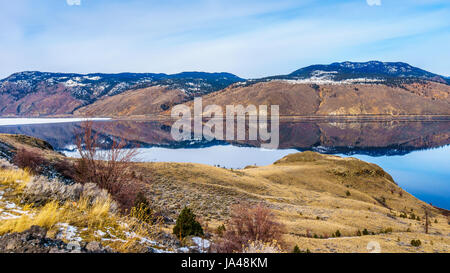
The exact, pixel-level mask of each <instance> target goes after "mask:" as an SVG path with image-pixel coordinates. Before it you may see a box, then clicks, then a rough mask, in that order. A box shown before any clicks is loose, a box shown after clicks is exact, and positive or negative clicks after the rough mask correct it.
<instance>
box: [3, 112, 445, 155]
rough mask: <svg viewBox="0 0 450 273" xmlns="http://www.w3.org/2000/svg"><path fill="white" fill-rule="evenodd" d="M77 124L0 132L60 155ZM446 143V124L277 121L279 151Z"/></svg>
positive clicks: (124, 131) (132, 133) (139, 135)
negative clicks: (42, 143)
mask: <svg viewBox="0 0 450 273" xmlns="http://www.w3.org/2000/svg"><path fill="white" fill-rule="evenodd" d="M78 127H79V125H78V124H76V123H70V124H68V123H66V124H43V125H20V126H6V127H0V132H1V133H11V134H25V135H30V136H34V137H38V138H41V139H44V140H46V141H48V142H49V143H50V144H52V145H53V146H54V147H55V148H56V149H59V150H62V149H65V148H67V147H69V146H70V145H73V143H74V137H73V132H74V130H77V128H78ZM94 128H95V129H96V130H97V131H98V132H99V133H101V135H102V136H103V137H104V138H105V140H106V142H108V140H109V139H110V137H111V136H124V137H125V138H126V139H127V140H128V141H129V142H130V143H139V144H140V145H141V147H151V146H162V147H168V148H180V147H183V148H196V147H205V146H213V145H217V144H224V143H225V142H222V141H213V142H207V141H188V142H176V141H174V140H173V139H172V137H171V135H170V128H171V123H170V122H168V121H167V122H161V121H126V120H124V121H100V122H95V125H94ZM232 144H234V145H242V146H255V147H259V146H260V143H259V142H257V141H236V142H232ZM447 144H450V122H449V121H439V122H438V121H433V122H431V121H429V122H422V121H420V122H419V121H417V122H404V121H389V122H338V123H337V122H333V123H325V122H282V123H280V149H287V148H294V149H299V150H315V151H320V152H323V153H344V154H356V153H358V154H369V155H374V156H376V155H395V154H406V153H409V152H411V151H414V150H420V149H429V148H434V147H440V146H444V145H447Z"/></svg>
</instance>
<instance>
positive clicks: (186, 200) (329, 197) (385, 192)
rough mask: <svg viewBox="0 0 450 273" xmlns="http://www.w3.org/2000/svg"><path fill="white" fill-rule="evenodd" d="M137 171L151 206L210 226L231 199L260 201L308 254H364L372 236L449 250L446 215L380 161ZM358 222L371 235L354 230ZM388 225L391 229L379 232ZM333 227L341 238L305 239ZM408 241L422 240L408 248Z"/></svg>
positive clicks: (385, 242)
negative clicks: (428, 215) (427, 221)
mask: <svg viewBox="0 0 450 273" xmlns="http://www.w3.org/2000/svg"><path fill="white" fill-rule="evenodd" d="M137 169H140V172H141V173H143V174H147V178H148V179H149V180H150V179H151V180H153V181H154V182H153V183H154V184H153V187H152V193H150V194H151V195H153V197H152V198H154V200H155V202H156V203H157V204H160V205H161V206H162V207H167V208H168V210H169V212H170V211H171V210H173V212H175V211H177V210H178V209H179V208H181V207H183V206H184V205H187V204H189V205H190V206H192V207H194V209H195V210H196V211H198V212H199V213H200V214H201V215H202V217H204V219H206V220H209V221H210V224H211V226H216V225H219V224H220V223H222V221H224V220H225V219H226V216H227V213H228V210H227V207H228V205H229V204H231V203H235V202H239V201H250V202H258V201H264V202H266V203H268V204H269V205H270V206H271V207H272V208H274V209H275V210H276V212H277V215H278V216H279V217H280V219H281V221H282V222H284V223H285V224H286V225H287V231H288V232H287V234H286V236H285V238H286V240H287V241H288V244H289V246H293V245H295V244H299V246H301V247H303V248H304V249H306V248H309V249H310V250H311V251H313V252H314V251H317V252H319V251H320V252H328V251H362V252H366V251H367V250H366V245H367V242H368V241H370V240H376V241H379V243H380V244H381V245H382V248H384V249H385V250H389V251H394V252H396V251H400V252H409V251H444V252H449V251H450V249H449V244H450V238H449V237H448V234H449V232H450V227H449V225H448V224H447V219H446V217H444V216H443V215H441V214H440V213H439V212H438V211H437V210H436V209H435V208H432V207H431V206H429V205H427V204H425V203H423V202H421V201H420V200H418V199H416V198H415V197H413V196H412V195H410V194H408V193H407V192H405V191H404V190H402V189H401V188H400V187H398V186H397V185H396V184H395V182H394V181H392V178H391V177H390V176H389V174H387V173H385V172H384V171H383V170H382V169H381V168H380V167H378V166H376V165H374V164H369V163H366V162H363V161H360V160H358V159H353V158H345V159H344V158H340V157H337V156H330V155H320V154H317V153H313V152H304V153H298V154H293V155H290V156H288V157H285V158H283V159H282V160H279V161H277V162H276V163H275V164H273V165H269V166H264V167H257V168H248V169H245V170H227V169H222V168H216V167H211V166H206V165H200V164H183V163H141V164H139V166H138V168H137ZM347 191H349V192H350V194H351V195H350V196H347V194H346V193H347ZM383 197H384V198H383ZM383 200H385V202H383ZM424 206H425V207H427V208H429V209H430V210H431V211H432V212H433V215H434V217H433V220H432V221H433V223H432V227H431V228H430V233H431V234H433V235H425V234H424V227H423V225H424V217H423V216H424V210H423V207H424ZM402 212H406V213H407V214H408V216H411V214H412V213H414V214H415V215H420V217H421V221H417V220H412V219H404V218H401V217H399V215H400V214H401V213H402ZM435 219H436V220H437V221H438V223H437V224H436V223H434V220H435ZM364 228H367V229H368V230H369V231H370V232H375V233H376V234H377V235H375V236H362V237H358V236H356V233H357V231H358V230H361V231H362V230H363V229H364ZM388 228H391V229H392V230H393V233H392V234H380V232H381V231H382V230H386V229H388ZM336 230H339V231H340V232H341V233H342V236H343V237H346V238H339V239H311V238H307V237H306V236H307V235H308V234H309V235H311V236H313V235H314V234H316V235H318V236H319V237H320V236H331V234H333V233H334V232H335V231H336ZM407 230H411V232H406V231H407ZM347 237H348V238H347ZM398 238H400V242H397V239H398ZM412 239H421V240H422V242H426V243H425V244H424V245H423V247H421V248H413V247H411V246H410V241H411V240H412ZM431 241H433V245H431ZM336 242H339V243H336Z"/></svg>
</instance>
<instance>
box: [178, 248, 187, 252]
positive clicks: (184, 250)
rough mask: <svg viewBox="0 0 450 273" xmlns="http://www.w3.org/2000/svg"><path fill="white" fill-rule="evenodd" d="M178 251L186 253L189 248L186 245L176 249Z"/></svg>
mask: <svg viewBox="0 0 450 273" xmlns="http://www.w3.org/2000/svg"><path fill="white" fill-rule="evenodd" d="M178 251H181V252H183V253H188V252H189V248H188V247H180V248H179V249H178Z"/></svg>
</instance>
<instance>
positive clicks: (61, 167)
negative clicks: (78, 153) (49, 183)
mask: <svg viewBox="0 0 450 273" xmlns="http://www.w3.org/2000/svg"><path fill="white" fill-rule="evenodd" d="M52 167H53V169H54V170H55V171H57V172H58V173H59V174H60V175H61V176H62V177H64V178H68V179H71V180H75V169H74V164H73V163H72V162H70V161H69V160H67V159H62V160H57V161H56V162H53V163H52Z"/></svg>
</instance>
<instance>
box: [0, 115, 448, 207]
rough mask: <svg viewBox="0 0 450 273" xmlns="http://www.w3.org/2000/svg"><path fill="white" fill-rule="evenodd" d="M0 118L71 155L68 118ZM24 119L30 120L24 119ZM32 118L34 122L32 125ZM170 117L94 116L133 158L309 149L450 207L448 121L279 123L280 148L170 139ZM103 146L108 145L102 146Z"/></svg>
mask: <svg viewBox="0 0 450 273" xmlns="http://www.w3.org/2000/svg"><path fill="white" fill-rule="evenodd" d="M57 122H58V123H53V122H52V120H46V121H45V122H43V121H42V120H41V121H37V120H34V121H30V122H26V121H23V120H22V121H21V122H20V124H14V122H12V120H9V121H5V120H4V119H0V133H14V134H26V135H30V136H35V137H39V138H41V139H44V140H46V141H48V142H49V143H50V144H52V145H53V146H54V147H55V149H57V150H60V151H62V152H64V153H65V154H66V155H68V156H77V153H76V151H75V150H74V136H73V132H74V131H76V130H77V128H79V123H78V122H74V121H73V120H67V121H62V120H58V121H57ZM26 123H30V124H26ZM33 123H38V124H33ZM170 125H171V124H170V123H168V122H161V121H105V120H99V121H96V122H95V124H94V126H95V130H96V131H97V132H99V134H100V135H101V137H102V138H103V140H104V142H105V143H108V142H110V141H111V139H112V138H113V137H117V136H126V138H127V141H128V143H129V145H130V146H133V145H135V144H139V146H140V147H141V148H140V149H139V150H140V155H139V160H140V161H148V162H156V161H163V162H195V163H202V164H209V165H214V166H217V165H219V166H222V167H227V168H235V169H238V168H243V167H245V166H248V165H257V166H262V165H268V164H271V163H273V162H274V161H276V160H278V159H280V158H282V157H283V156H285V155H288V154H290V153H295V152H298V151H303V150H314V151H318V152H322V153H328V154H336V155H340V156H352V157H356V158H359V159H361V160H364V161H367V162H371V163H375V164H377V165H379V166H381V167H382V168H383V169H385V170H386V171H387V172H388V173H389V174H391V175H392V177H393V178H394V180H395V181H396V182H397V183H398V184H399V185H400V186H401V187H402V188H404V189H405V190H406V191H408V192H409V193H411V194H413V195H414V196H416V197H418V198H419V199H421V200H424V201H426V202H428V203H432V204H433V205H436V206H439V207H442V208H446V209H450V156H449V155H450V145H449V144H450V122H449V121H439V122H437V121H434V122H400V121H394V122H393V121H390V122H364V123H358V122H286V123H281V124H280V148H279V149H278V150H267V149H261V148H258V147H259V143H255V142H245V141H244V142H239V143H236V142H233V143H226V142H218V141H214V142H207V141H196V142H181V143H180V142H176V141H174V140H173V139H172V138H171V136H170ZM105 145H106V146H107V144H105Z"/></svg>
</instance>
